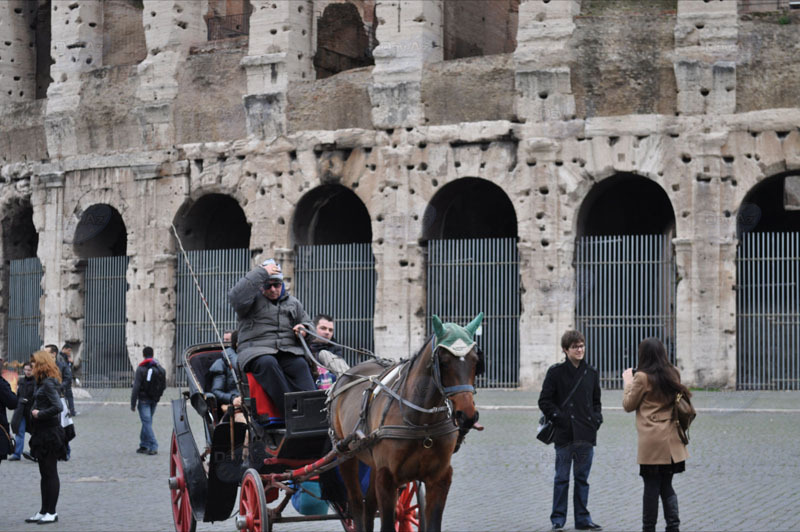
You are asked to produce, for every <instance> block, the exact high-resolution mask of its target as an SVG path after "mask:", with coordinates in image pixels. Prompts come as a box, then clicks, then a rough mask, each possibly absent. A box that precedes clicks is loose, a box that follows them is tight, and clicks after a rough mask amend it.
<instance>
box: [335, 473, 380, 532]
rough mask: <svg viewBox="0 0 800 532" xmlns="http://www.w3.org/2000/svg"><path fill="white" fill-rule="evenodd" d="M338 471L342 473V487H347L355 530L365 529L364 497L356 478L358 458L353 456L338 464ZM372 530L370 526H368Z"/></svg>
mask: <svg viewBox="0 0 800 532" xmlns="http://www.w3.org/2000/svg"><path fill="white" fill-rule="evenodd" d="M339 473H340V474H341V475H342V480H343V481H344V487H345V488H347V500H348V502H349V504H350V515H351V516H352V517H353V524H354V525H355V527H356V530H359V531H363V530H366V528H365V527H364V524H365V521H364V497H363V495H362V494H361V482H359V479H358V460H356V459H355V458H353V459H350V460H348V461H347V462H344V463H342V464H339ZM369 530H370V531H371V530H372V526H370V527H369Z"/></svg>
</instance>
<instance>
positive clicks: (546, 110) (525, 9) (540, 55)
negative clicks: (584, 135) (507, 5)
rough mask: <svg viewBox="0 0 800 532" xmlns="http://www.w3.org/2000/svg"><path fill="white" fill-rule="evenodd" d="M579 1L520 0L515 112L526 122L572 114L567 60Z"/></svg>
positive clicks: (573, 113) (573, 110)
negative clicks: (543, 0)
mask: <svg viewBox="0 0 800 532" xmlns="http://www.w3.org/2000/svg"><path fill="white" fill-rule="evenodd" d="M579 13H580V1H579V0H559V1H558V2H547V3H545V2H542V1H541V0H522V2H521V3H520V6H519V26H518V30H517V49H516V51H515V52H514V64H515V69H516V91H517V95H516V112H517V116H518V117H519V118H520V119H522V120H525V121H528V122H547V121H552V120H570V119H572V118H573V117H574V115H575V98H574V97H573V95H572V84H571V82H570V68H569V66H568V61H569V58H570V54H569V52H570V50H569V49H568V48H567V47H568V45H569V39H570V37H571V36H572V33H573V31H574V30H575V24H574V22H573V17H574V16H576V15H578V14H579Z"/></svg>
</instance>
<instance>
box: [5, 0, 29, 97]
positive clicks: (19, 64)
mask: <svg viewBox="0 0 800 532" xmlns="http://www.w3.org/2000/svg"><path fill="white" fill-rule="evenodd" d="M35 20H36V2H30V1H27V0H7V1H6V2H2V3H0V58H1V59H0V105H4V104H6V103H11V102H24V101H29V100H33V99H34V98H35V96H36V48H35V46H34V45H35V41H36V32H35V30H34V29H33V28H32V26H33V22H34V21H35Z"/></svg>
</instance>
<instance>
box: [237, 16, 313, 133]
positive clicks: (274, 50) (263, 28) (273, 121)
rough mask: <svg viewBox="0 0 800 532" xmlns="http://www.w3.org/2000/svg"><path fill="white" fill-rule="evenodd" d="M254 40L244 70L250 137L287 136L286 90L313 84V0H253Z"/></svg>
mask: <svg viewBox="0 0 800 532" xmlns="http://www.w3.org/2000/svg"><path fill="white" fill-rule="evenodd" d="M251 4H252V6H253V14H252V15H251V16H250V42H249V49H248V52H247V56H245V57H244V58H243V59H242V66H243V67H244V68H245V70H246V72H247V95H246V96H245V97H244V106H245V114H246V119H247V133H248V134H250V135H256V136H258V137H262V138H265V137H272V136H277V135H282V134H284V133H286V91H287V90H288V87H289V84H290V83H291V82H293V81H303V80H313V79H314V66H313V63H312V62H313V47H312V43H311V20H312V16H313V6H312V4H311V2H310V1H309V0H299V1H293V2H275V1H272V0H252V1H251Z"/></svg>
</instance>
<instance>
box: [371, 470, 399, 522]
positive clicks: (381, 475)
mask: <svg viewBox="0 0 800 532" xmlns="http://www.w3.org/2000/svg"><path fill="white" fill-rule="evenodd" d="M375 496H376V497H377V499H378V505H379V506H380V510H381V532H394V521H395V508H396V506H397V482H396V481H395V479H394V475H392V472H391V471H390V470H389V468H388V467H382V468H381V469H380V471H378V472H377V474H376V475H375Z"/></svg>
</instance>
